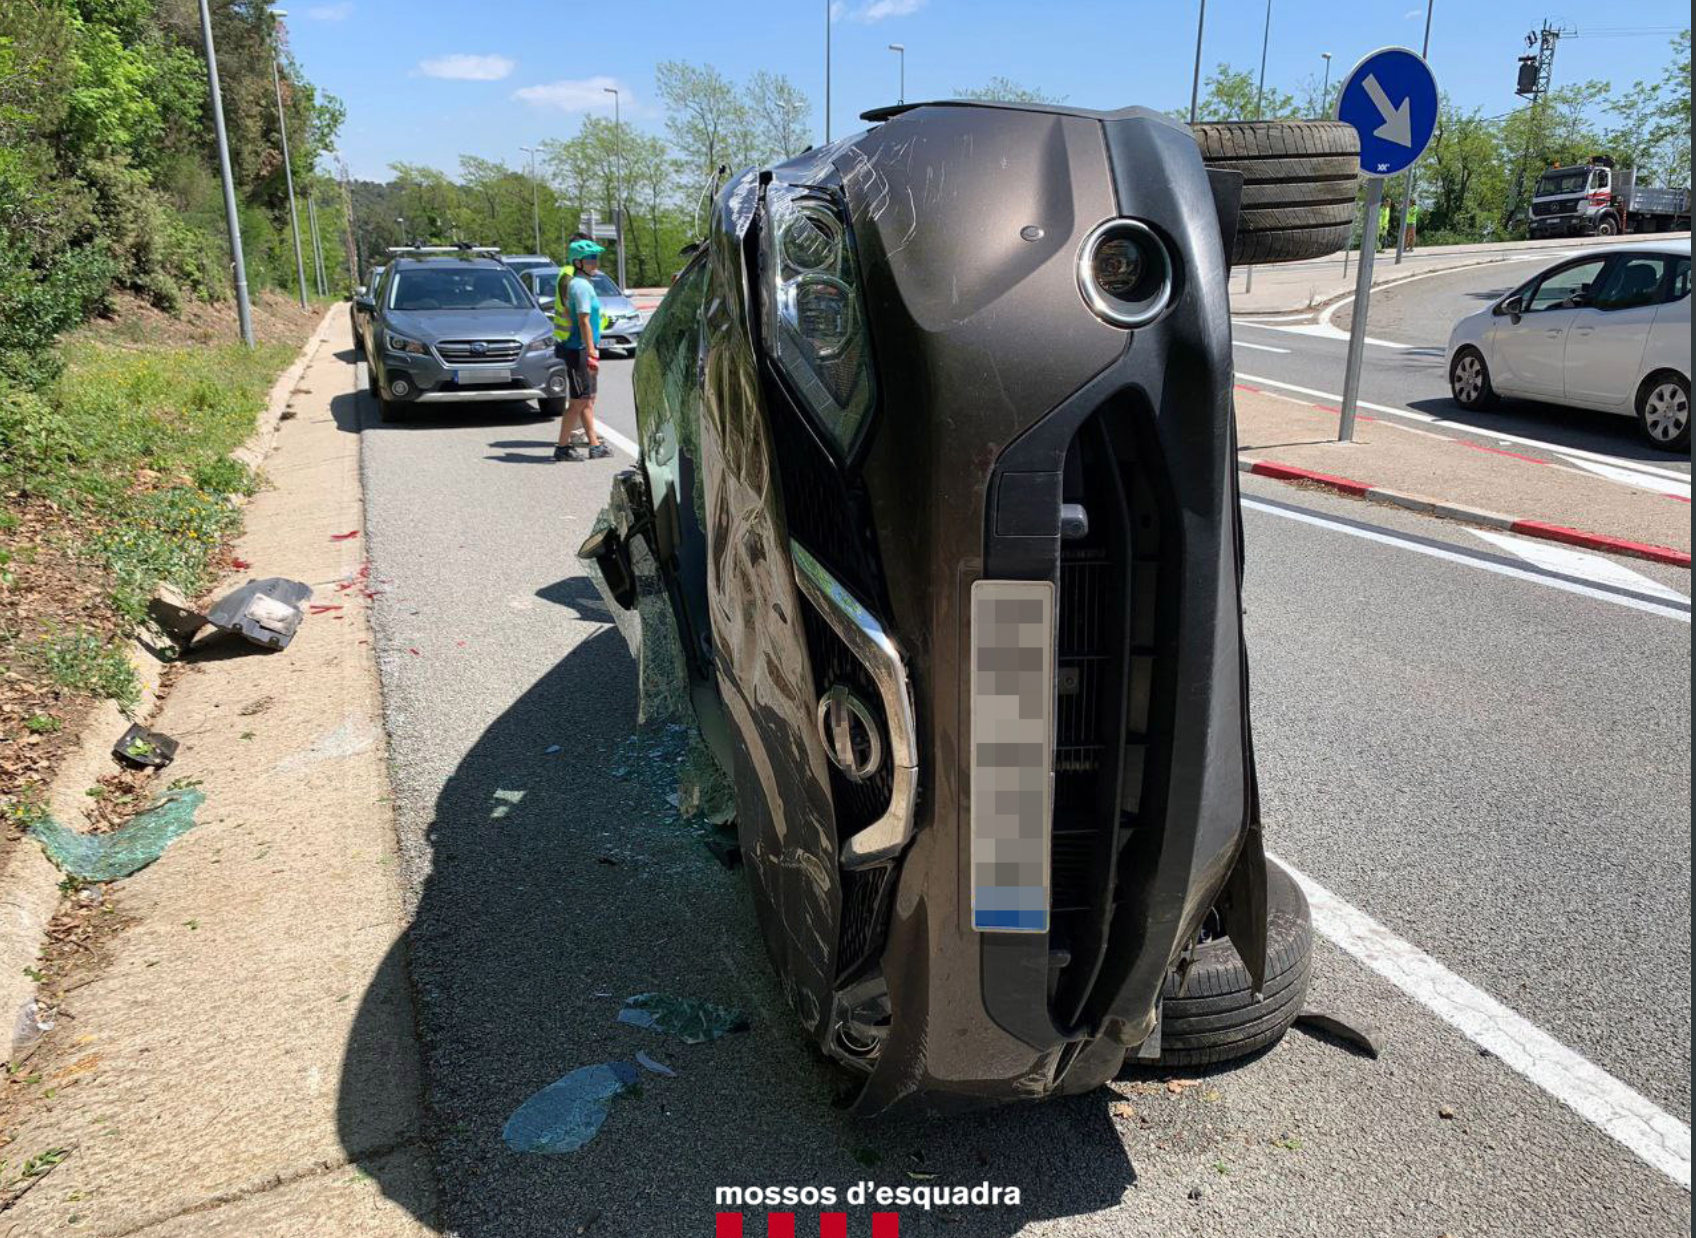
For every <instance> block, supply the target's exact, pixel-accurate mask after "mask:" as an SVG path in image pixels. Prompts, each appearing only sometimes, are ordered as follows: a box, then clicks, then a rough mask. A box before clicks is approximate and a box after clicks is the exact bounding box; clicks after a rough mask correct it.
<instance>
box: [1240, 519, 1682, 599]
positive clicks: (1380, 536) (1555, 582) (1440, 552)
mask: <svg viewBox="0 0 1696 1238" xmlns="http://www.w3.org/2000/svg"><path fill="white" fill-rule="evenodd" d="M1242 502H1243V506H1244V507H1246V508H1248V509H1249V510H1251V511H1257V512H1265V513H1266V514H1267V515H1269V516H1280V517H1282V518H1283V519H1285V520H1295V521H1298V522H1299V523H1301V524H1311V525H1315V526H1317V527H1318V528H1321V529H1330V530H1331V531H1332V532H1334V533H1346V534H1347V535H1348V536H1350V537H1358V538H1362V539H1364V540H1366V541H1369V542H1380V543H1382V544H1383V545H1386V546H1395V547H1397V548H1399V549H1401V550H1411V551H1412V552H1413V553H1414V554H1421V555H1429V556H1430V557H1431V558H1433V559H1443V560H1446V561H1448V562H1450V563H1460V564H1463V565H1465V566H1466V567H1472V568H1477V569H1478V570H1479V571H1481V572H1494V573H1495V574H1496V575H1498V576H1508V577H1511V578H1513V579H1515V580H1523V581H1527V582H1529V583H1530V584H1534V585H1542V586H1543V587H1544V588H1545V589H1558V590H1560V591H1561V592H1562V593H1576V594H1578V595H1579V596H1580V597H1588V598H1595V599H1596V600H1597V601H1599V602H1611V603H1613V604H1614V605H1615V606H1624V607H1627V608H1628V609H1631V610H1641V611H1644V612H1646V613H1648V614H1651V615H1660V616H1661V617H1663V618H1666V619H1676V620H1677V621H1678V622H1679V623H1685V624H1687V623H1689V622H1690V612H1689V611H1687V610H1675V609H1674V608H1672V607H1671V606H1665V605H1662V604H1661V603H1660V602H1658V601H1655V600H1653V599H1651V598H1646V597H1635V596H1628V595H1626V594H1623V593H1614V592H1611V591H1609V590H1606V589H1593V588H1591V587H1590V586H1588V585H1581V584H1579V583H1578V582H1576V581H1572V580H1562V579H1560V578H1559V577H1556V576H1548V575H1545V574H1544V573H1542V572H1537V571H1532V570H1531V569H1529V568H1517V567H1509V566H1508V565H1507V564H1505V563H1492V562H1490V561H1489V560H1488V559H1479V558H1474V557H1473V556H1472V555H1468V554H1462V553H1461V552H1460V551H1458V550H1447V549H1444V548H1443V547H1441V546H1428V545H1426V544H1425V543H1424V542H1415V541H1409V540H1408V539H1406V538H1401V537H1397V536H1395V535H1394V534H1393V533H1385V532H1381V531H1379V530H1376V529H1361V528H1357V527H1355V526H1354V525H1352V524H1344V523H1342V522H1341V521H1338V520H1328V519H1326V518H1325V517H1324V516H1320V515H1316V514H1315V513H1313V512H1305V511H1295V510H1293V509H1291V508H1288V507H1280V506H1277V505H1275V504H1272V503H1262V502H1259V501H1258V500H1256V499H1251V498H1249V497H1248V496H1247V495H1244V496H1243V501H1242Z"/></svg>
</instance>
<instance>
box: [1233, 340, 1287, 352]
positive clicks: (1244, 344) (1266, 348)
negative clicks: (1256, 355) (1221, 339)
mask: <svg viewBox="0 0 1696 1238" xmlns="http://www.w3.org/2000/svg"><path fill="white" fill-rule="evenodd" d="M1231 342H1232V343H1233V344H1235V345H1236V346H1237V347H1238V348H1253V349H1256V350H1258V351H1260V352H1281V353H1286V354H1287V353H1288V352H1289V351H1290V350H1289V349H1287V348H1273V347H1272V346H1271V345H1270V344H1250V343H1249V342H1248V341H1247V340H1235V339H1234V340H1232V341H1231Z"/></svg>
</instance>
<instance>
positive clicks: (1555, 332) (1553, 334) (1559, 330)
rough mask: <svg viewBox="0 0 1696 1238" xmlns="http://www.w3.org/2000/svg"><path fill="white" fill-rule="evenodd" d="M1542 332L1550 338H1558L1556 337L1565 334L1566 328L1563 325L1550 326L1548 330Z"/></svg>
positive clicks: (1558, 337)
mask: <svg viewBox="0 0 1696 1238" xmlns="http://www.w3.org/2000/svg"><path fill="white" fill-rule="evenodd" d="M1543 334H1544V335H1546V336H1548V337H1549V338H1550V339H1551V340H1558V339H1560V338H1561V336H1563V335H1565V334H1566V328H1565V327H1550V328H1549V329H1548V330H1546V331H1544V332H1543Z"/></svg>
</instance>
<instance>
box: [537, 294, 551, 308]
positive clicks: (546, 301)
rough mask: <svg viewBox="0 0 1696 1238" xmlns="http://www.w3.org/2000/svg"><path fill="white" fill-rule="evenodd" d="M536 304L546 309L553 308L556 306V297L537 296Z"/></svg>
mask: <svg viewBox="0 0 1696 1238" xmlns="http://www.w3.org/2000/svg"><path fill="white" fill-rule="evenodd" d="M536 304H537V305H540V306H541V307H542V308H543V309H545V310H551V309H553V307H554V298H553V297H537V298H536Z"/></svg>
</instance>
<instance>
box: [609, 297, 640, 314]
mask: <svg viewBox="0 0 1696 1238" xmlns="http://www.w3.org/2000/svg"><path fill="white" fill-rule="evenodd" d="M601 313H603V314H610V315H612V317H614V318H618V317H620V316H622V315H624V314H634V313H636V302H634V301H632V300H631V299H630V298H629V297H602V298H601Z"/></svg>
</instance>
